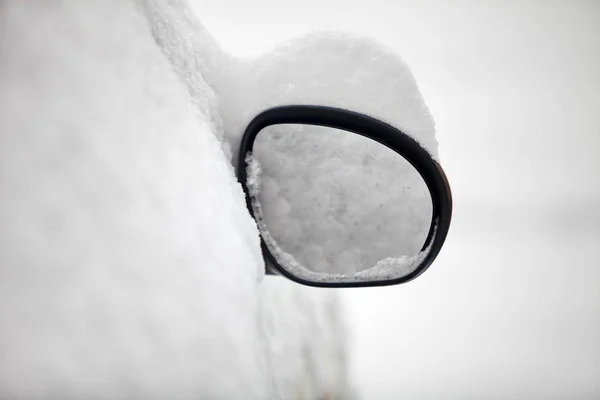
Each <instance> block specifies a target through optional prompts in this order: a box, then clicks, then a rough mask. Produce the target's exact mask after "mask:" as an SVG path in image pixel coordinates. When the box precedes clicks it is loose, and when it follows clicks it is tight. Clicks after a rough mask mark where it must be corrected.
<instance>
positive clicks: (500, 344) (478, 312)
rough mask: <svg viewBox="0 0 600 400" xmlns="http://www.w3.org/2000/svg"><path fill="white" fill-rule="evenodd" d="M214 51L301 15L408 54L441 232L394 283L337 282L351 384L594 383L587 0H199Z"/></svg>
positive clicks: (597, 194) (444, 394) (244, 45)
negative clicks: (443, 203) (445, 199)
mask: <svg viewBox="0 0 600 400" xmlns="http://www.w3.org/2000/svg"><path fill="white" fill-rule="evenodd" d="M195 9H196V11H197V13H198V15H199V17H200V18H201V20H202V22H203V23H204V25H205V26H206V27H207V28H208V29H209V30H210V31H211V32H212V33H213V34H214V35H215V36H216V37H217V39H218V40H219V41H220V42H221V43H222V44H223V45H224V46H225V47H226V48H227V49H228V50H230V51H231V52H233V53H234V54H238V55H245V54H248V55H250V54H257V53H259V52H261V51H264V50H266V49H268V48H269V47H271V46H273V45H274V44H275V43H277V42H278V41H280V40H282V39H284V38H286V37H290V36H295V35H298V34H301V33H303V32H307V31H310V30H313V29H319V28H327V29H342V30H346V31H352V32H357V33H361V34H365V35H367V36H371V37H374V38H376V39H378V40H379V41H381V42H382V43H384V44H385V45H387V46H389V47H390V48H392V49H394V50H395V51H397V52H398V53H399V54H400V55H401V56H402V57H403V58H404V59H405V61H407V62H408V64H409V65H410V66H411V68H412V70H413V72H414V74H415V76H416V78H417V81H418V83H419V86H420V88H421V91H422V93H423V96H424V98H425V100H426V102H427V103H428V106H429V107H430V109H431V111H432V113H433V115H434V118H435V120H436V124H437V137H438V140H439V143H440V156H441V161H442V165H443V167H444V168H445V170H446V172H447V174H448V176H449V179H450V182H451V185H452V189H453V194H454V200H455V211H454V220H453V225H452V230H451V232H450V236H449V239H448V241H447V245H446V246H445V248H444V249H443V251H442V253H441V255H440V257H439V258H438V260H437V261H436V263H435V264H434V265H433V266H432V268H431V269H430V270H429V271H428V272H427V273H426V274H424V275H423V276H422V277H420V278H419V279H417V280H416V281H414V282H411V283H409V284H406V285H402V286H399V287H391V288H376V289H361V290H347V291H344V293H343V295H344V297H345V299H346V303H347V311H348V319H349V325H350V328H351V330H352V343H353V348H352V352H353V356H352V357H353V358H352V369H353V373H354V379H355V381H356V385H357V387H358V389H359V391H360V392H361V394H362V396H363V397H364V398H365V399H396V398H401V397H404V398H410V399H421V398H423V399H425V398H439V399H448V398H460V399H464V398H478V399H480V398H499V399H505V398H544V399H548V398H557V399H567V398H568V399H575V398H598V397H599V396H600V343H599V338H600V262H598V258H597V250H596V249H597V248H598V247H599V246H600V177H599V174H600V161H599V159H600V3H598V2H594V1H589V2H581V1H578V2H575V1H571V2H568V1H563V2H541V1H540V2H516V1H514V2H491V1H488V2H475V1H470V2H469V1H460V2H457V1H454V2H430V1H421V2H407V1H391V0H388V1H385V0H369V1H364V0H356V1H352V2H346V1H333V0H320V1H317V0H305V1H302V2H293V1H282V0H279V1H267V0H253V1H252V2H241V1H239V0H211V1H202V2H198V4H196V5H195Z"/></svg>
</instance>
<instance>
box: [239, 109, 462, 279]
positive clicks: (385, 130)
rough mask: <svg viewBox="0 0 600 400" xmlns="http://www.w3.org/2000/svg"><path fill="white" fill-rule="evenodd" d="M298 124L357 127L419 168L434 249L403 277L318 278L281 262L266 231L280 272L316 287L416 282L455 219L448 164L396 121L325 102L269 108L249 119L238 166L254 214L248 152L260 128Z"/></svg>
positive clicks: (429, 241)
mask: <svg viewBox="0 0 600 400" xmlns="http://www.w3.org/2000/svg"><path fill="white" fill-rule="evenodd" d="M294 123H296V124H305V125H318V126H324V127H330V128H336V129H342V130H345V131H349V132H353V133H356V134H359V135H362V136H364V137H367V138H369V139H372V140H375V141H377V142H379V143H381V144H383V145H384V146H387V147H388V148H390V149H391V150H393V151H394V152H396V153H398V154H399V155H401V156H402V157H404V158H405V159H406V160H407V161H408V162H409V163H410V164H411V165H412V166H413V167H414V168H415V169H416V170H417V171H418V172H419V174H420V175H421V177H422V178H423V180H424V181H425V183H426V185H427V188H428V189H429V192H430V194H431V200H432V203H433V204H432V205H433V212H432V218H431V224H430V227H429V233H428V234H427V239H426V240H425V243H424V244H423V247H422V250H424V249H426V248H427V247H429V246H430V249H429V252H428V253H427V255H426V256H425V257H424V259H423V261H422V262H421V264H420V265H419V266H418V267H417V268H416V269H415V270H414V271H413V272H411V273H410V274H408V275H406V276H403V277H400V278H397V279H388V280H376V281H354V282H317V281H309V280H305V279H302V278H299V277H297V276H295V275H293V274H291V273H290V272H288V271H287V270H286V269H285V268H283V267H282V266H281V265H279V263H278V262H277V260H276V259H275V257H274V256H273V254H272V253H271V251H270V250H269V248H268V246H267V244H266V243H265V241H264V240H263V238H262V233H261V247H262V251H263V255H264V257H265V258H266V260H267V261H269V262H270V263H271V264H272V266H273V267H274V268H275V272H276V273H277V274H280V275H283V276H285V277H286V278H288V279H291V280H292V281H295V282H297V283H300V284H303V285H308V286H316V287H367V286H387V285H397V284H400V283H406V282H408V281H411V280H413V279H415V278H417V277H418V276H419V275H421V274H422V273H423V272H425V271H426V270H427V268H429V266H430V265H431V264H432V263H433V261H434V260H435V258H436V257H437V256H438V254H439V252H440V250H441V249H442V246H443V244H444V241H445V240H446V236H447V235H448V230H449V228H450V220H451V218H452V193H451V191H450V185H449V183H448V179H447V178H446V174H445V173H444V170H443V169H442V167H441V166H440V165H439V164H438V163H437V162H436V161H435V160H434V159H433V158H432V157H431V155H430V154H429V152H427V150H425V149H424V148H423V147H421V145H420V144H419V143H418V142H417V141H416V140H414V139H413V138H411V137H410V136H408V135H406V134H405V133H403V132H402V131H400V130H398V129H396V128H394V127H393V126H391V125H389V124H387V123H385V122H382V121H380V120H378V119H375V118H373V117H370V116H367V115H364V114H360V113H356V112H353V111H348V110H344V109H340V108H333V107H325V106H314V105H289V106H281V107H275V108H271V109H268V110H265V111H263V112H261V113H260V114H258V115H257V116H256V117H254V119H253V120H252V121H251V122H250V124H248V127H247V128H246V130H245V132H244V135H243V137H242V141H241V144H240V149H239V153H238V164H237V171H236V172H237V176H238V180H239V181H240V183H241V184H242V187H243V189H244V193H245V196H246V206H247V207H248V210H249V212H250V215H252V218H254V219H256V217H255V215H254V210H253V208H252V197H251V195H250V192H249V191H248V187H247V185H246V180H247V170H246V167H247V166H246V156H247V155H248V153H250V154H251V153H252V149H253V146H254V141H255V139H256V137H257V135H258V134H259V133H260V131H262V130H263V129H264V128H266V127H268V126H271V125H280V124H294Z"/></svg>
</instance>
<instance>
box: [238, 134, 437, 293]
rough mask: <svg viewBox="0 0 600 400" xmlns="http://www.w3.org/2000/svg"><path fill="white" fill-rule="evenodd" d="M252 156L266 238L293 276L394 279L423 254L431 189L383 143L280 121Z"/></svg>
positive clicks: (255, 203) (256, 203)
mask: <svg viewBox="0 0 600 400" xmlns="http://www.w3.org/2000/svg"><path fill="white" fill-rule="evenodd" d="M246 163H247V172H248V180H247V185H248V188H249V190H250V194H251V195H252V196H253V198H254V199H253V200H252V208H253V210H254V215H255V217H256V219H257V223H258V225H259V229H260V231H261V236H262V237H263V240H264V242H265V245H266V246H267V247H268V249H269V251H270V253H271V254H272V255H273V257H274V258H275V260H276V261H277V262H278V264H279V265H280V266H282V267H283V268H284V269H285V270H286V271H287V272H289V273H290V274H292V275H294V276H295V277H297V278H300V279H302V280H305V281H310V282H359V281H382V280H391V279H397V278H401V277H404V276H407V275H408V274H410V273H412V272H413V271H414V270H415V269H416V268H417V267H418V265H419V264H420V262H421V261H422V260H423V258H424V257H425V255H426V253H427V251H428V249H427V248H425V249H424V248H423V245H424V243H425V242H426V239H427V236H428V233H429V230H430V227H431V220H432V199H431V196H430V193H429V190H428V188H427V185H426V184H425V182H424V180H423V178H422V177H421V175H420V174H419V173H418V172H417V170H416V169H415V168H414V167H413V166H412V165H411V164H410V163H409V162H408V161H406V160H405V159H404V158H403V157H402V156H400V155H399V154H398V153H396V152H394V151H393V150H391V149H390V148H388V147H386V146H385V145H382V144H380V143H378V142H376V141H374V140H372V139H370V138H367V137H364V136H361V135H359V134H356V133H352V132H348V131H344V130H339V129H334V128H329V127H323V126H317V125H308V124H288V123H285V124H277V125H271V126H267V127H265V128H264V129H262V130H261V131H260V133H259V134H258V135H257V136H256V139H255V142H254V146H253V151H252V153H249V154H248V156H247V158H246ZM422 250H423V251H422Z"/></svg>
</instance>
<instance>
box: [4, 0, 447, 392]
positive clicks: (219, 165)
mask: <svg viewBox="0 0 600 400" xmlns="http://www.w3.org/2000/svg"><path fill="white" fill-rule="evenodd" d="M198 17H199V18H200V19H201V18H202V15H199V16H198ZM357 88H360V90H357ZM289 103H304V104H311V103H316V104H323V105H334V106H339V107H344V108H350V109H353V110H357V111H362V112H366V113H369V114H371V115H374V116H376V117H379V118H381V119H384V120H386V121H388V122H390V123H392V124H393V125H395V126H398V127H400V128H402V129H404V130H406V131H407V133H410V134H411V135H413V136H414V137H415V138H416V139H417V140H418V141H420V142H421V143H422V144H423V146H425V147H426V148H427V149H428V150H429V151H430V152H431V153H432V154H434V155H435V154H437V144H436V142H435V136H434V129H433V122H432V120H431V118H430V116H429V114H428V112H427V110H426V108H425V106H424V105H423V101H422V99H421V97H420V95H419V93H418V90H416V85H415V83H414V80H413V78H412V76H411V74H410V72H409V71H408V69H407V68H406V66H405V65H404V64H403V63H402V62H401V61H400V60H399V59H398V58H397V57H396V56H395V55H394V54H393V53H391V52H389V51H387V50H385V49H383V48H381V47H380V46H379V45H377V44H376V43H373V42H372V41H370V40H367V39H362V38H355V37H350V36H347V35H341V34H332V33H327V34H314V35H309V36H307V37H305V38H302V39H298V40H297V41H294V42H290V43H287V44H284V45H282V46H281V47H280V48H278V49H274V50H273V51H271V52H270V53H268V54H266V55H265V56H263V57H260V58H258V59H254V60H246V59H244V60H238V59H235V58H234V57H231V56H229V55H227V54H225V53H224V52H222V51H221V49H220V47H219V46H218V44H217V43H216V42H215V41H214V40H213V38H212V37H211V36H210V35H209V34H208V33H207V32H206V31H205V30H204V29H203V27H202V25H201V24H200V22H199V20H198V18H197V16H196V15H194V14H193V13H192V12H191V11H190V10H189V8H188V5H187V3H186V2H185V1H178V0H154V1H153V0H139V1H133V0H130V1H125V0H107V1H103V2H67V3H64V2H45V3H43V4H42V3H39V2H33V1H31V2H30V1H21V2H4V3H2V4H0V326H1V327H2V329H0V398H15V399H20V398H23V399H32V398H48V397H51V398H64V399H70V398H105V399H113V398H144V399H163V398H181V399H184V398H202V399H239V398H244V399H266V398H272V399H292V398H299V399H304V398H306V399H314V398H349V396H351V395H350V393H349V389H348V386H349V385H348V379H347V374H346V343H345V340H346V339H345V333H344V328H343V318H342V313H341V309H340V307H339V301H338V297H337V294H336V293H335V292H332V291H328V290H323V289H313V288H307V287H302V286H299V285H296V284H294V283H291V282H288V281H286V280H284V279H283V278H280V277H274V278H270V277H269V278H264V277H263V274H264V261H263V259H262V255H261V252H260V246H259V237H258V231H257V229H256V225H255V224H254V222H253V221H252V219H251V218H250V216H249V214H248V212H247V210H246V206H245V202H244V198H243V193H242V190H241V187H240V185H239V184H238V183H237V181H236V178H235V176H234V173H233V168H232V164H231V162H232V157H233V155H235V154H236V151H237V149H238V148H239V138H240V136H241V133H242V132H243V129H244V127H245V125H246V124H247V123H248V122H249V120H250V119H251V118H252V117H253V116H254V115H255V114H256V113H257V112H259V111H261V110H263V109H265V108H268V107H270V106H273V105H281V104H289ZM261 193H262V192H261ZM263 201H264V202H265V203H264V204H266V205H268V204H270V202H272V201H274V199H271V198H269V197H266V198H264V199H263ZM269 209H273V208H272V207H270V208H269ZM307 216H308V217H310V215H307Z"/></svg>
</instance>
